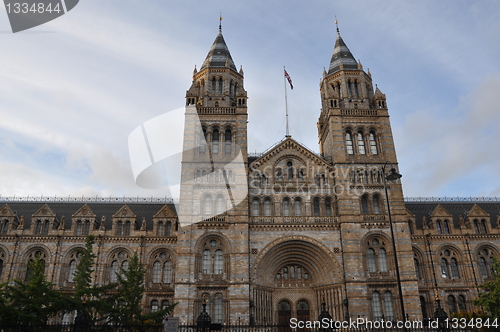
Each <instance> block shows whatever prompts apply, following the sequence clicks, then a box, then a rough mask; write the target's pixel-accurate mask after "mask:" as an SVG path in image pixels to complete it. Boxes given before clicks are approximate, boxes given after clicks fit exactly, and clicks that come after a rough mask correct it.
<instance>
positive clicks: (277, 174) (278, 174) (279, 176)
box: [276, 167, 283, 181]
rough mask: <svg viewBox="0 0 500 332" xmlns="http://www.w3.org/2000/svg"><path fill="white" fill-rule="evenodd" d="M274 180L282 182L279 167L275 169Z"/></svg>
mask: <svg viewBox="0 0 500 332" xmlns="http://www.w3.org/2000/svg"><path fill="white" fill-rule="evenodd" d="M276 179H277V181H283V170H282V169H281V167H278V168H276Z"/></svg>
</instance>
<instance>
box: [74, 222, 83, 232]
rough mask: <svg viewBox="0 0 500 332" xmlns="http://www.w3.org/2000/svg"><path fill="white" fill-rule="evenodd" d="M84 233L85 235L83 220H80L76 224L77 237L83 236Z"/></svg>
mask: <svg viewBox="0 0 500 332" xmlns="http://www.w3.org/2000/svg"><path fill="white" fill-rule="evenodd" d="M82 233H83V223H82V221H81V220H78V221H77V222H76V234H75V235H76V236H81V235H83V234H82Z"/></svg>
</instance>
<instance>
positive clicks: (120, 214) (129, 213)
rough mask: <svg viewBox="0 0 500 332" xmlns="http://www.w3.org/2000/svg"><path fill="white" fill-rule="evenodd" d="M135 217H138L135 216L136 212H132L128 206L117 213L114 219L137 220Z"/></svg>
mask: <svg viewBox="0 0 500 332" xmlns="http://www.w3.org/2000/svg"><path fill="white" fill-rule="evenodd" d="M135 217H136V215H135V214H134V212H132V210H131V209H130V208H129V207H128V205H127V204H125V205H124V206H122V207H121V208H120V210H118V212H116V213H115V214H114V215H113V218H135Z"/></svg>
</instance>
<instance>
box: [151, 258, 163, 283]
mask: <svg viewBox="0 0 500 332" xmlns="http://www.w3.org/2000/svg"><path fill="white" fill-rule="evenodd" d="M160 275H161V265H160V262H159V261H156V262H154V264H153V275H152V278H151V279H152V281H153V284H158V283H160Z"/></svg>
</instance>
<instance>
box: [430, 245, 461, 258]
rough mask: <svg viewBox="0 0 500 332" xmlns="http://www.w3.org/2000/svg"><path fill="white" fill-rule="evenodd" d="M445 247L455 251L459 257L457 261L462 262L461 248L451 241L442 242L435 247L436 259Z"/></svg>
mask: <svg viewBox="0 0 500 332" xmlns="http://www.w3.org/2000/svg"><path fill="white" fill-rule="evenodd" d="M446 249H448V250H453V251H454V252H455V254H456V255H457V257H458V258H459V263H462V262H463V261H464V257H463V255H462V249H460V248H459V247H457V246H456V245H455V244H453V243H443V244H442V245H440V246H439V247H438V248H437V249H436V252H435V255H436V256H437V258H438V259H439V255H440V254H441V252H443V251H444V250H446Z"/></svg>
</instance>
